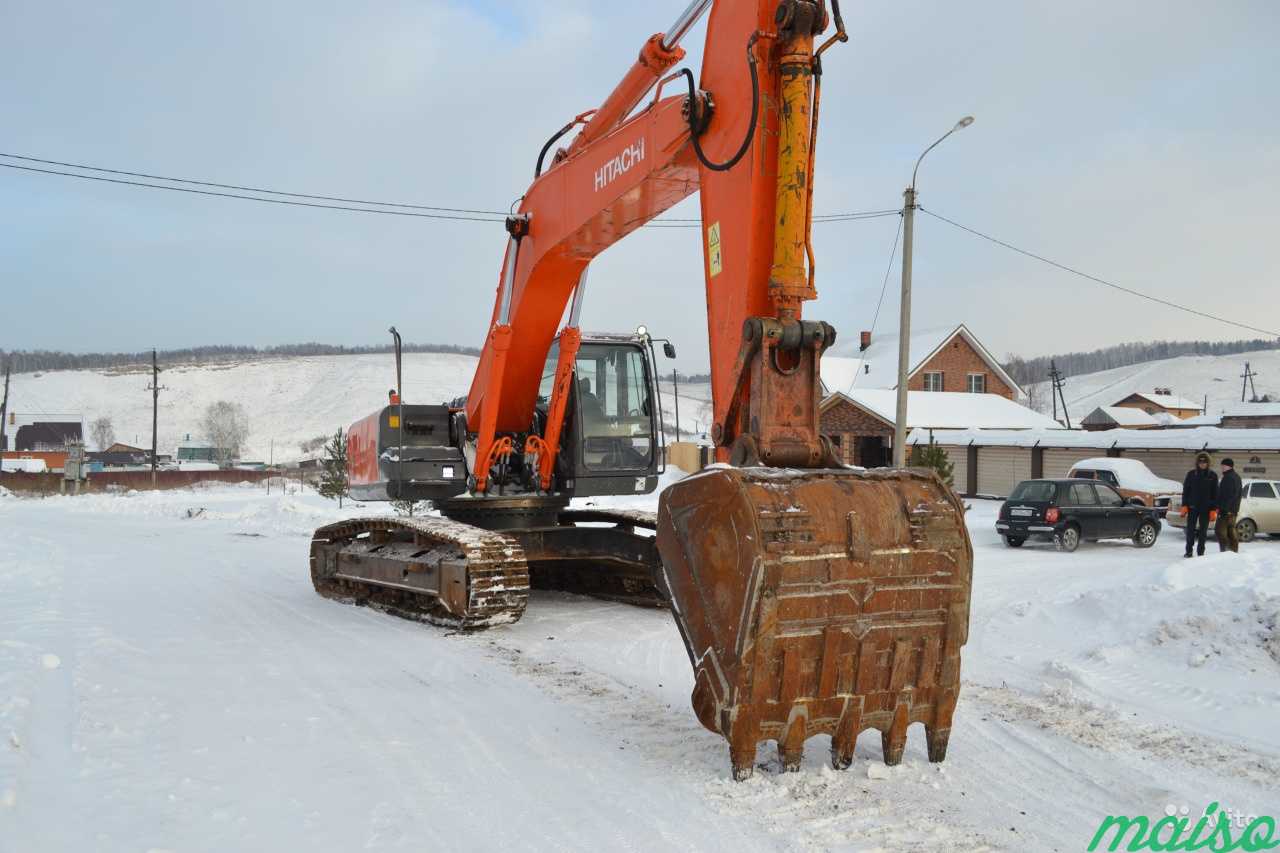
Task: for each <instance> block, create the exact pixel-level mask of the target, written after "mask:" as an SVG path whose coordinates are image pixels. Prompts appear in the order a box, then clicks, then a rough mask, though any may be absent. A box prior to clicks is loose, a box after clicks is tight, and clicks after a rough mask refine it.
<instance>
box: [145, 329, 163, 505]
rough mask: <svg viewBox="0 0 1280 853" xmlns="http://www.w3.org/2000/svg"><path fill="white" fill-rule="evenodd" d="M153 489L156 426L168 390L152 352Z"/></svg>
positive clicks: (154, 353)
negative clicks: (161, 397)
mask: <svg viewBox="0 0 1280 853" xmlns="http://www.w3.org/2000/svg"><path fill="white" fill-rule="evenodd" d="M147 390H148V391H150V392H151V488H153V489H154V488H155V487H156V426H157V424H158V423H159V420H160V392H161V391H165V390H167V389H166V388H163V387H161V385H160V364H159V361H158V360H157V358H156V351H155V350H154V349H153V350H151V384H150V385H148V386H147Z"/></svg>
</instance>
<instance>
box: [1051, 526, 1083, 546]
mask: <svg viewBox="0 0 1280 853" xmlns="http://www.w3.org/2000/svg"><path fill="white" fill-rule="evenodd" d="M1053 539H1054V542H1056V543H1057V545H1058V549H1059V550H1061V551H1066V552H1067V553H1070V552H1072V551H1074V550H1075V549H1077V548H1079V547H1080V528H1079V527H1076V526H1075V525H1074V524H1069V525H1067V526H1066V528H1064V529H1063V531H1062V532H1061V533H1059V534H1058V535H1057V536H1055V537H1053Z"/></svg>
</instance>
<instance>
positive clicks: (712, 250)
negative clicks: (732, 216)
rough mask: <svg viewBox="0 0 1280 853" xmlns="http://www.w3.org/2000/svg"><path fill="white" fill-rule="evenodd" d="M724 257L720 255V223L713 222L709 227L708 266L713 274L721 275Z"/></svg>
mask: <svg viewBox="0 0 1280 853" xmlns="http://www.w3.org/2000/svg"><path fill="white" fill-rule="evenodd" d="M721 265H722V259H721V257H720V223H719V222H713V223H712V224H711V227H710V228H708V229H707V266H708V267H710V269H711V275H713V276H716V275H720V268H721Z"/></svg>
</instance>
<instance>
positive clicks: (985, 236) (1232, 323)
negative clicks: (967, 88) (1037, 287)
mask: <svg viewBox="0 0 1280 853" xmlns="http://www.w3.org/2000/svg"><path fill="white" fill-rule="evenodd" d="M918 209H919V210H922V211H924V212H925V213H927V214H929V215H930V216H932V217H933V218H934V219H941V220H942V221H943V222H945V223H947V224H948V225H951V226H954V227H956V228H959V229H960V230H961V231H967V232H969V233H970V234H973V235H974V236H976V237H981V238H982V239H984V240H989V241H991V242H992V243H995V244H996V245H997V246H1003V247H1004V248H1006V249H1009V250H1010V251H1014V252H1017V253H1018V254H1020V255H1025V256H1027V257H1028V258H1033V259H1035V260H1037V261H1040V262H1041V263H1045V264H1048V265H1049V266H1051V267H1056V268H1057V269H1060V270H1062V271H1063V272H1069V273H1071V274H1072V275H1077V276H1080V277H1081V278H1086V279H1088V280H1089V281H1092V282H1096V283H1098V284H1101V285H1105V286H1106V287H1110V288H1112V289H1114V290H1119V291H1121V292H1122V293H1127V294H1129V295H1130V296H1137V297H1139V298H1140V299H1146V300H1148V301H1151V302H1155V303H1158V304H1160V305H1164V306H1167V307H1169V308H1176V309H1177V310H1179V311H1185V312H1186V313H1188V314H1194V315H1195V316H1197V317H1203V318H1205V319H1206V320H1216V321H1217V322H1219V323H1226V324H1227V325H1229V326H1238V327H1239V328H1241V329H1248V330H1249V331H1251V332H1261V333H1262V334H1264V335H1268V336H1270V337H1273V338H1280V332H1273V331H1271V330H1269V329H1260V328H1258V327H1257V326H1250V325H1248V324H1246V323H1238V322H1236V321H1235V320H1228V319H1227V318H1226V317H1219V316H1217V315H1216V314H1209V313H1207V312H1205V311H1199V310H1197V309H1195V308H1188V307H1187V306H1185V305H1179V304H1178V303H1176V302H1170V301H1169V300H1167V299H1161V298H1160V297H1158V296H1152V295H1151V294H1149V293H1143V292H1142V291H1140V290H1134V289H1132V288H1129V287H1124V286H1123V285H1119V284H1116V283H1115V282H1112V281H1107V280H1106V279H1104V278H1098V277H1097V276H1096V275H1089V273H1087V272H1081V271H1080V270H1078V269H1075V268H1073V267H1069V266H1067V265H1066V264H1060V263H1058V262H1057V261H1054V260H1050V259H1049V258H1046V257H1044V256H1043V255H1037V254H1036V253H1035V252H1029V251H1027V250H1026V249H1020V248H1018V247H1017V246H1015V245H1013V244H1012V243H1006V242H1005V241H1004V240H1000V239H997V238H995V237H992V236H991V235H990V234H984V233H982V232H981V231H978V230H977V229H974V228H970V227H969V226H967V225H961V224H960V223H959V222H956V221H954V220H951V219H948V218H947V217H945V216H942V215H940V214H937V213H934V212H933V211H931V210H925V209H924V208H923V207H918Z"/></svg>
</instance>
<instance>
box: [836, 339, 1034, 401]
mask: <svg viewBox="0 0 1280 853" xmlns="http://www.w3.org/2000/svg"><path fill="white" fill-rule="evenodd" d="M910 353H911V369H910V370H909V371H908V372H907V390H909V391H928V392H933V393H940V392H950V391H955V392H960V393H967V394H998V395H999V396H1001V397H1004V398H1005V399H1007V400H1017V399H1018V398H1019V397H1023V396H1025V394H1024V393H1023V390H1022V388H1021V387H1019V385H1018V383H1016V382H1014V381H1013V377H1011V376H1010V375H1009V374H1008V373H1006V372H1005V369H1004V368H1003V367H1001V366H1000V362H999V361H997V360H996V358H995V356H993V355H992V354H991V352H990V350H988V349H987V348H986V347H985V346H983V345H982V343H981V341H979V340H978V338H977V336H976V335H974V334H973V332H971V331H970V330H969V328H968V327H967V326H965V325H964V324H963V323H961V324H960V325H957V326H939V327H936V328H931V329H921V330H919V331H916V332H913V333H912V335H911V342H910ZM822 384H823V387H824V388H825V391H826V393H827V394H834V393H835V392H837V391H844V392H846V393H847V392H849V391H853V390H866V389H875V388H887V389H893V388H897V387H898V338H897V336H891V335H886V336H884V337H879V338H876V339H874V340H873V339H871V337H870V335H869V334H867V333H865V332H864V333H863V335H862V339H861V340H859V341H854V342H851V343H844V342H840V343H838V344H837V345H836V346H835V348H834V349H833V351H831V352H829V353H827V354H825V355H823V357H822Z"/></svg>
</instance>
